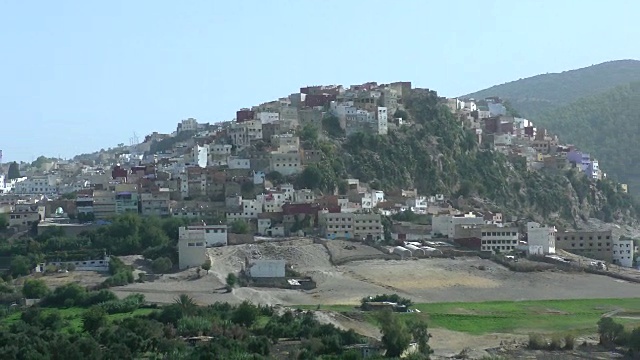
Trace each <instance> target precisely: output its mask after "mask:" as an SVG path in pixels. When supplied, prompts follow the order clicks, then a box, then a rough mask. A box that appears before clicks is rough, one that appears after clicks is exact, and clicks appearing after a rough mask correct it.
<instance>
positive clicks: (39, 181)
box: [15, 175, 60, 195]
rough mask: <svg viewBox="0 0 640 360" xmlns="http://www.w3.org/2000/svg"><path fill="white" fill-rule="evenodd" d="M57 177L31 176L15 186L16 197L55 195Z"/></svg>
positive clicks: (56, 191)
mask: <svg viewBox="0 0 640 360" xmlns="http://www.w3.org/2000/svg"><path fill="white" fill-rule="evenodd" d="M59 181H60V179H59V178H58V176H57V175H42V176H31V177H28V178H27V179H26V180H24V181H20V182H17V183H16V184H15V193H16V194H17V195H55V194H57V193H58V183H59Z"/></svg>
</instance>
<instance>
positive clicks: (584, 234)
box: [556, 230, 614, 262]
mask: <svg viewBox="0 0 640 360" xmlns="http://www.w3.org/2000/svg"><path fill="white" fill-rule="evenodd" d="M613 243H614V239H613V233H612V232H611V230H607V231H564V232H558V233H557V234H556V248H557V249H562V250H566V251H568V252H571V253H574V254H576V255H580V256H585V257H588V258H592V259H596V260H602V261H606V262H611V261H612V260H613V252H612V249H613Z"/></svg>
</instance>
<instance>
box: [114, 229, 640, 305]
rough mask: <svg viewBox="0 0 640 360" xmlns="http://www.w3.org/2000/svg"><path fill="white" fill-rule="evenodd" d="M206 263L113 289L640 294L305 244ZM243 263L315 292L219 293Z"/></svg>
mask: <svg viewBox="0 0 640 360" xmlns="http://www.w3.org/2000/svg"><path fill="white" fill-rule="evenodd" d="M341 243H342V242H341ZM336 244H337V243H336ZM345 244H347V243H346V242H345ZM345 244H337V248H338V251H342V250H340V248H342V249H343V250H344V252H348V253H349V254H350V255H349V256H353V255H351V254H360V253H362V254H364V255H366V254H370V253H371V251H372V250H371V249H372V248H370V247H366V246H358V247H356V249H354V250H346V249H344V247H343V245H345ZM330 246H331V245H330ZM373 251H377V250H375V249H373ZM209 256H210V257H211V259H212V269H211V271H210V273H209V274H204V273H203V276H202V277H201V278H195V277H196V275H195V271H194V270H188V271H183V272H179V273H176V274H169V275H162V276H159V277H158V279H156V280H154V281H151V282H145V283H135V284H130V285H128V286H124V287H118V288H114V289H113V290H114V291H115V292H116V293H119V294H122V295H125V294H129V293H131V292H142V293H144V294H145V295H147V298H148V300H149V301H153V302H159V303H166V302H172V301H173V299H174V298H175V297H176V296H177V294H180V293H187V294H190V295H191V296H193V297H194V298H196V300H198V301H201V302H202V303H213V302H216V301H229V302H238V301H242V300H244V299H249V300H251V301H253V302H259V303H268V304H283V305H296V304H300V305H303V304H304V305H307V304H313V305H315V304H357V303H359V301H360V299H361V298H362V297H364V296H368V295H373V294H382V293H390V292H396V293H398V294H400V295H402V296H405V297H410V298H411V299H412V300H413V301H414V302H452V301H487V300H547V299H580V298H607V297H618V298H622V297H638V296H639V294H640V284H635V283H629V282H625V281H622V280H617V279H613V278H610V277H606V276H600V275H593V274H585V273H564V272H560V271H557V272H552V271H545V272H535V273H516V272H512V271H510V270H508V269H507V268H505V267H503V266H501V265H498V264H495V263H493V262H491V261H489V260H483V259H480V258H477V257H468V258H463V257H459V258H456V259H449V258H447V259H436V258H434V259H420V260H366V261H355V262H350V263H346V264H344V265H341V266H333V265H332V264H331V262H330V261H329V254H328V252H327V250H326V248H325V247H324V246H323V245H321V244H314V243H313V241H311V240H306V239H303V240H292V241H286V242H277V243H263V244H247V245H234V246H226V247H221V248H212V249H209ZM245 258H254V259H255V258H263V259H285V260H287V262H288V263H290V264H291V265H292V266H293V268H294V269H295V270H297V271H298V272H300V273H301V274H302V275H307V276H311V277H312V278H313V279H314V280H315V281H316V282H317V285H318V286H317V288H316V289H313V290H309V291H301V290H285V289H266V288H236V289H234V290H233V293H232V294H226V293H222V292H220V291H219V289H220V288H222V287H223V286H224V279H225V278H226V276H227V274H228V273H230V272H234V273H237V272H238V271H239V270H240V269H242V267H243V266H244V261H245ZM133 260H134V262H135V259H133ZM480 269H484V270H480Z"/></svg>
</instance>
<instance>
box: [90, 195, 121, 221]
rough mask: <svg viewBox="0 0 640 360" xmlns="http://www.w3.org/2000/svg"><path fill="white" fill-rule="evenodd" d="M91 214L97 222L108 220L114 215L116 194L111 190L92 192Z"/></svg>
mask: <svg viewBox="0 0 640 360" xmlns="http://www.w3.org/2000/svg"><path fill="white" fill-rule="evenodd" d="M93 214H94V216H95V218H96V219H97V220H100V219H101V220H104V219H108V218H110V217H112V216H114V215H115V214H116V194H115V192H113V191H111V190H94V191H93Z"/></svg>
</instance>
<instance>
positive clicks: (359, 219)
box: [318, 210, 384, 241]
mask: <svg viewBox="0 0 640 360" xmlns="http://www.w3.org/2000/svg"><path fill="white" fill-rule="evenodd" d="M318 222H319V225H320V233H321V234H322V236H324V237H326V238H329V239H357V240H374V241H379V240H381V239H382V238H383V234H384V229H383V227H382V223H381V217H380V214H374V213H329V212H328V211H326V210H323V211H321V212H320V213H319V218H318Z"/></svg>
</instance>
